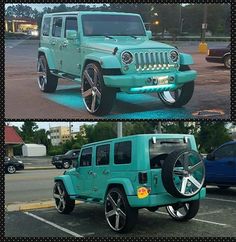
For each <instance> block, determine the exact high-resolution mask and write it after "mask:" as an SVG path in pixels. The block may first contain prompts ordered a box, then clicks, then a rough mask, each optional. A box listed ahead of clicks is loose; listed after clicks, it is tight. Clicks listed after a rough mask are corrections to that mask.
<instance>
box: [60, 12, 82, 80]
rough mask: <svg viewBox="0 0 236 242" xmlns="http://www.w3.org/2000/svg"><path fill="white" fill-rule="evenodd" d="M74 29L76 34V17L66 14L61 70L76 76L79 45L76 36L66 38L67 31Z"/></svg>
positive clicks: (78, 70) (78, 63) (77, 72)
mask: <svg viewBox="0 0 236 242" xmlns="http://www.w3.org/2000/svg"><path fill="white" fill-rule="evenodd" d="M71 30H73V31H76V32H77V36H78V18H77V16H68V17H66V18H65V27H64V36H63V43H62V48H61V52H62V56H63V60H62V71H63V72H65V73H68V74H71V75H75V76H78V75H79V73H80V69H79V67H80V64H81V61H80V58H81V57H80V46H79V39H78V37H77V38H75V39H69V38H67V31H71Z"/></svg>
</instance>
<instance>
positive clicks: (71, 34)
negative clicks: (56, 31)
mask: <svg viewBox="0 0 236 242" xmlns="http://www.w3.org/2000/svg"><path fill="white" fill-rule="evenodd" d="M66 38H67V39H68V40H75V39H77V38H78V32H77V31H76V30H67V31H66Z"/></svg>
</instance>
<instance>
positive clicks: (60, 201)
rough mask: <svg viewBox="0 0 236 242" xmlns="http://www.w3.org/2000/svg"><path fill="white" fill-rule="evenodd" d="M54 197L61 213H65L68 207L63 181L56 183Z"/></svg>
mask: <svg viewBox="0 0 236 242" xmlns="http://www.w3.org/2000/svg"><path fill="white" fill-rule="evenodd" d="M53 197H54V199H55V203H56V209H57V211H58V212H59V213H63V212H64V210H65V208H66V200H65V190H64V188H63V187H62V185H61V183H56V184H55V187H54V191H53Z"/></svg>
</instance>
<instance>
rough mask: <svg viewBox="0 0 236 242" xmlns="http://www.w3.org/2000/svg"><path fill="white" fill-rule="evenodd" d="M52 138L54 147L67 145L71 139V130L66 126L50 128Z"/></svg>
mask: <svg viewBox="0 0 236 242" xmlns="http://www.w3.org/2000/svg"><path fill="white" fill-rule="evenodd" d="M49 132H50V138H51V143H52V145H53V146H57V145H60V144H62V143H65V142H66V141H67V140H70V139H71V135H70V129H69V127H65V126H58V127H50V128H49Z"/></svg>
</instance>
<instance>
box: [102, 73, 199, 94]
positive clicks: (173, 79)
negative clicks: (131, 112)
mask: <svg viewBox="0 0 236 242" xmlns="http://www.w3.org/2000/svg"><path fill="white" fill-rule="evenodd" d="M154 77H155V78H163V77H167V78H168V80H169V81H168V84H164V85H162V84H161V85H158V84H153V82H154V79H153V78H154ZM196 77H197V72H196V71H194V70H189V71H184V72H181V71H178V72H169V73H151V74H127V75H116V76H106V75H105V76H104V82H105V85H106V86H108V87H115V88H120V89H121V90H122V91H125V92H128V93H143V92H163V91H172V90H175V89H177V88H178V87H180V86H182V85H183V84H185V83H187V82H191V81H194V80H195V79H196Z"/></svg>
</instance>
